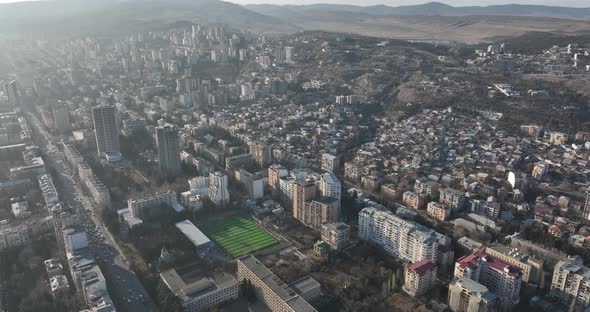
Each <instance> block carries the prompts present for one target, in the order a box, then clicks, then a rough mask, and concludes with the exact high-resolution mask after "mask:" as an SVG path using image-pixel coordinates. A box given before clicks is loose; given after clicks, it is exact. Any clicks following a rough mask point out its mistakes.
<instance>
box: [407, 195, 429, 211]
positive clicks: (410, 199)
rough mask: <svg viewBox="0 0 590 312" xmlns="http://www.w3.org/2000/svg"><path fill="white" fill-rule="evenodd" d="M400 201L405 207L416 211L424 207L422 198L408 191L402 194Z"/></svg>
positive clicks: (424, 201)
mask: <svg viewBox="0 0 590 312" xmlns="http://www.w3.org/2000/svg"><path fill="white" fill-rule="evenodd" d="M402 200H403V203H404V205H405V206H406V207H410V208H412V209H416V210H418V209H422V207H424V204H425V203H426V200H425V198H424V197H422V196H420V195H418V194H416V193H414V192H410V191H406V192H404V196H403V199H402Z"/></svg>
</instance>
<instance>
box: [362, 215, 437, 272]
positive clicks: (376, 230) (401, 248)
mask: <svg viewBox="0 0 590 312" xmlns="http://www.w3.org/2000/svg"><path fill="white" fill-rule="evenodd" d="M358 227H359V233H358V237H359V239H362V240H366V241H370V242H373V243H375V244H377V245H379V246H380V247H382V248H383V249H384V250H385V252H386V253H387V254H389V255H392V256H395V257H398V258H400V259H402V260H405V261H408V262H411V263H414V262H418V261H421V260H424V259H430V260H432V261H433V262H436V254H437V249H438V242H437V237H436V232H435V231H434V230H432V229H429V228H427V227H425V226H422V225H420V224H417V223H414V222H412V221H408V220H404V219H402V218H400V217H398V216H396V215H395V214H393V213H392V212H391V211H389V210H387V209H385V208H383V207H368V208H365V209H363V210H362V211H361V212H360V213H359V225H358Z"/></svg>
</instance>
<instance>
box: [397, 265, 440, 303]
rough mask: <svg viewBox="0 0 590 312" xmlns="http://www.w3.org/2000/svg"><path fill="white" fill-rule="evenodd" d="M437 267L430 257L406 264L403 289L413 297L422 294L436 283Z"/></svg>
mask: <svg viewBox="0 0 590 312" xmlns="http://www.w3.org/2000/svg"><path fill="white" fill-rule="evenodd" d="M436 273H437V267H436V264H435V263H434V262H432V260H430V259H425V260H422V261H418V262H415V263H412V264H410V265H407V266H406V269H405V279H404V280H405V281H404V285H403V287H402V288H403V290H404V291H405V292H406V293H408V294H409V295H410V296H412V297H416V296H421V295H423V294H425V293H426V292H427V291H429V290H430V289H432V288H433V287H434V286H435V285H436Z"/></svg>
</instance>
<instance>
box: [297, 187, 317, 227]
mask: <svg viewBox="0 0 590 312" xmlns="http://www.w3.org/2000/svg"><path fill="white" fill-rule="evenodd" d="M292 187H293V189H292V192H293V218H295V219H297V220H299V221H301V222H302V223H304V224H307V223H308V220H309V216H308V215H307V214H306V212H307V211H306V209H305V203H306V202H307V201H310V200H312V199H314V198H315V197H316V193H317V191H316V185H315V184H314V183H313V182H311V181H306V180H301V179H300V180H296V181H295V182H294V183H293V186H292Z"/></svg>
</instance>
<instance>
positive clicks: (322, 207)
mask: <svg viewBox="0 0 590 312" xmlns="http://www.w3.org/2000/svg"><path fill="white" fill-rule="evenodd" d="M339 215H340V202H339V201H338V199H336V198H334V197H320V198H319V199H314V200H311V201H308V202H306V203H305V216H306V218H305V222H303V223H305V225H307V226H309V227H311V228H313V229H316V230H320V229H321V228H322V224H324V223H331V222H336V221H338V216H339Z"/></svg>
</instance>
